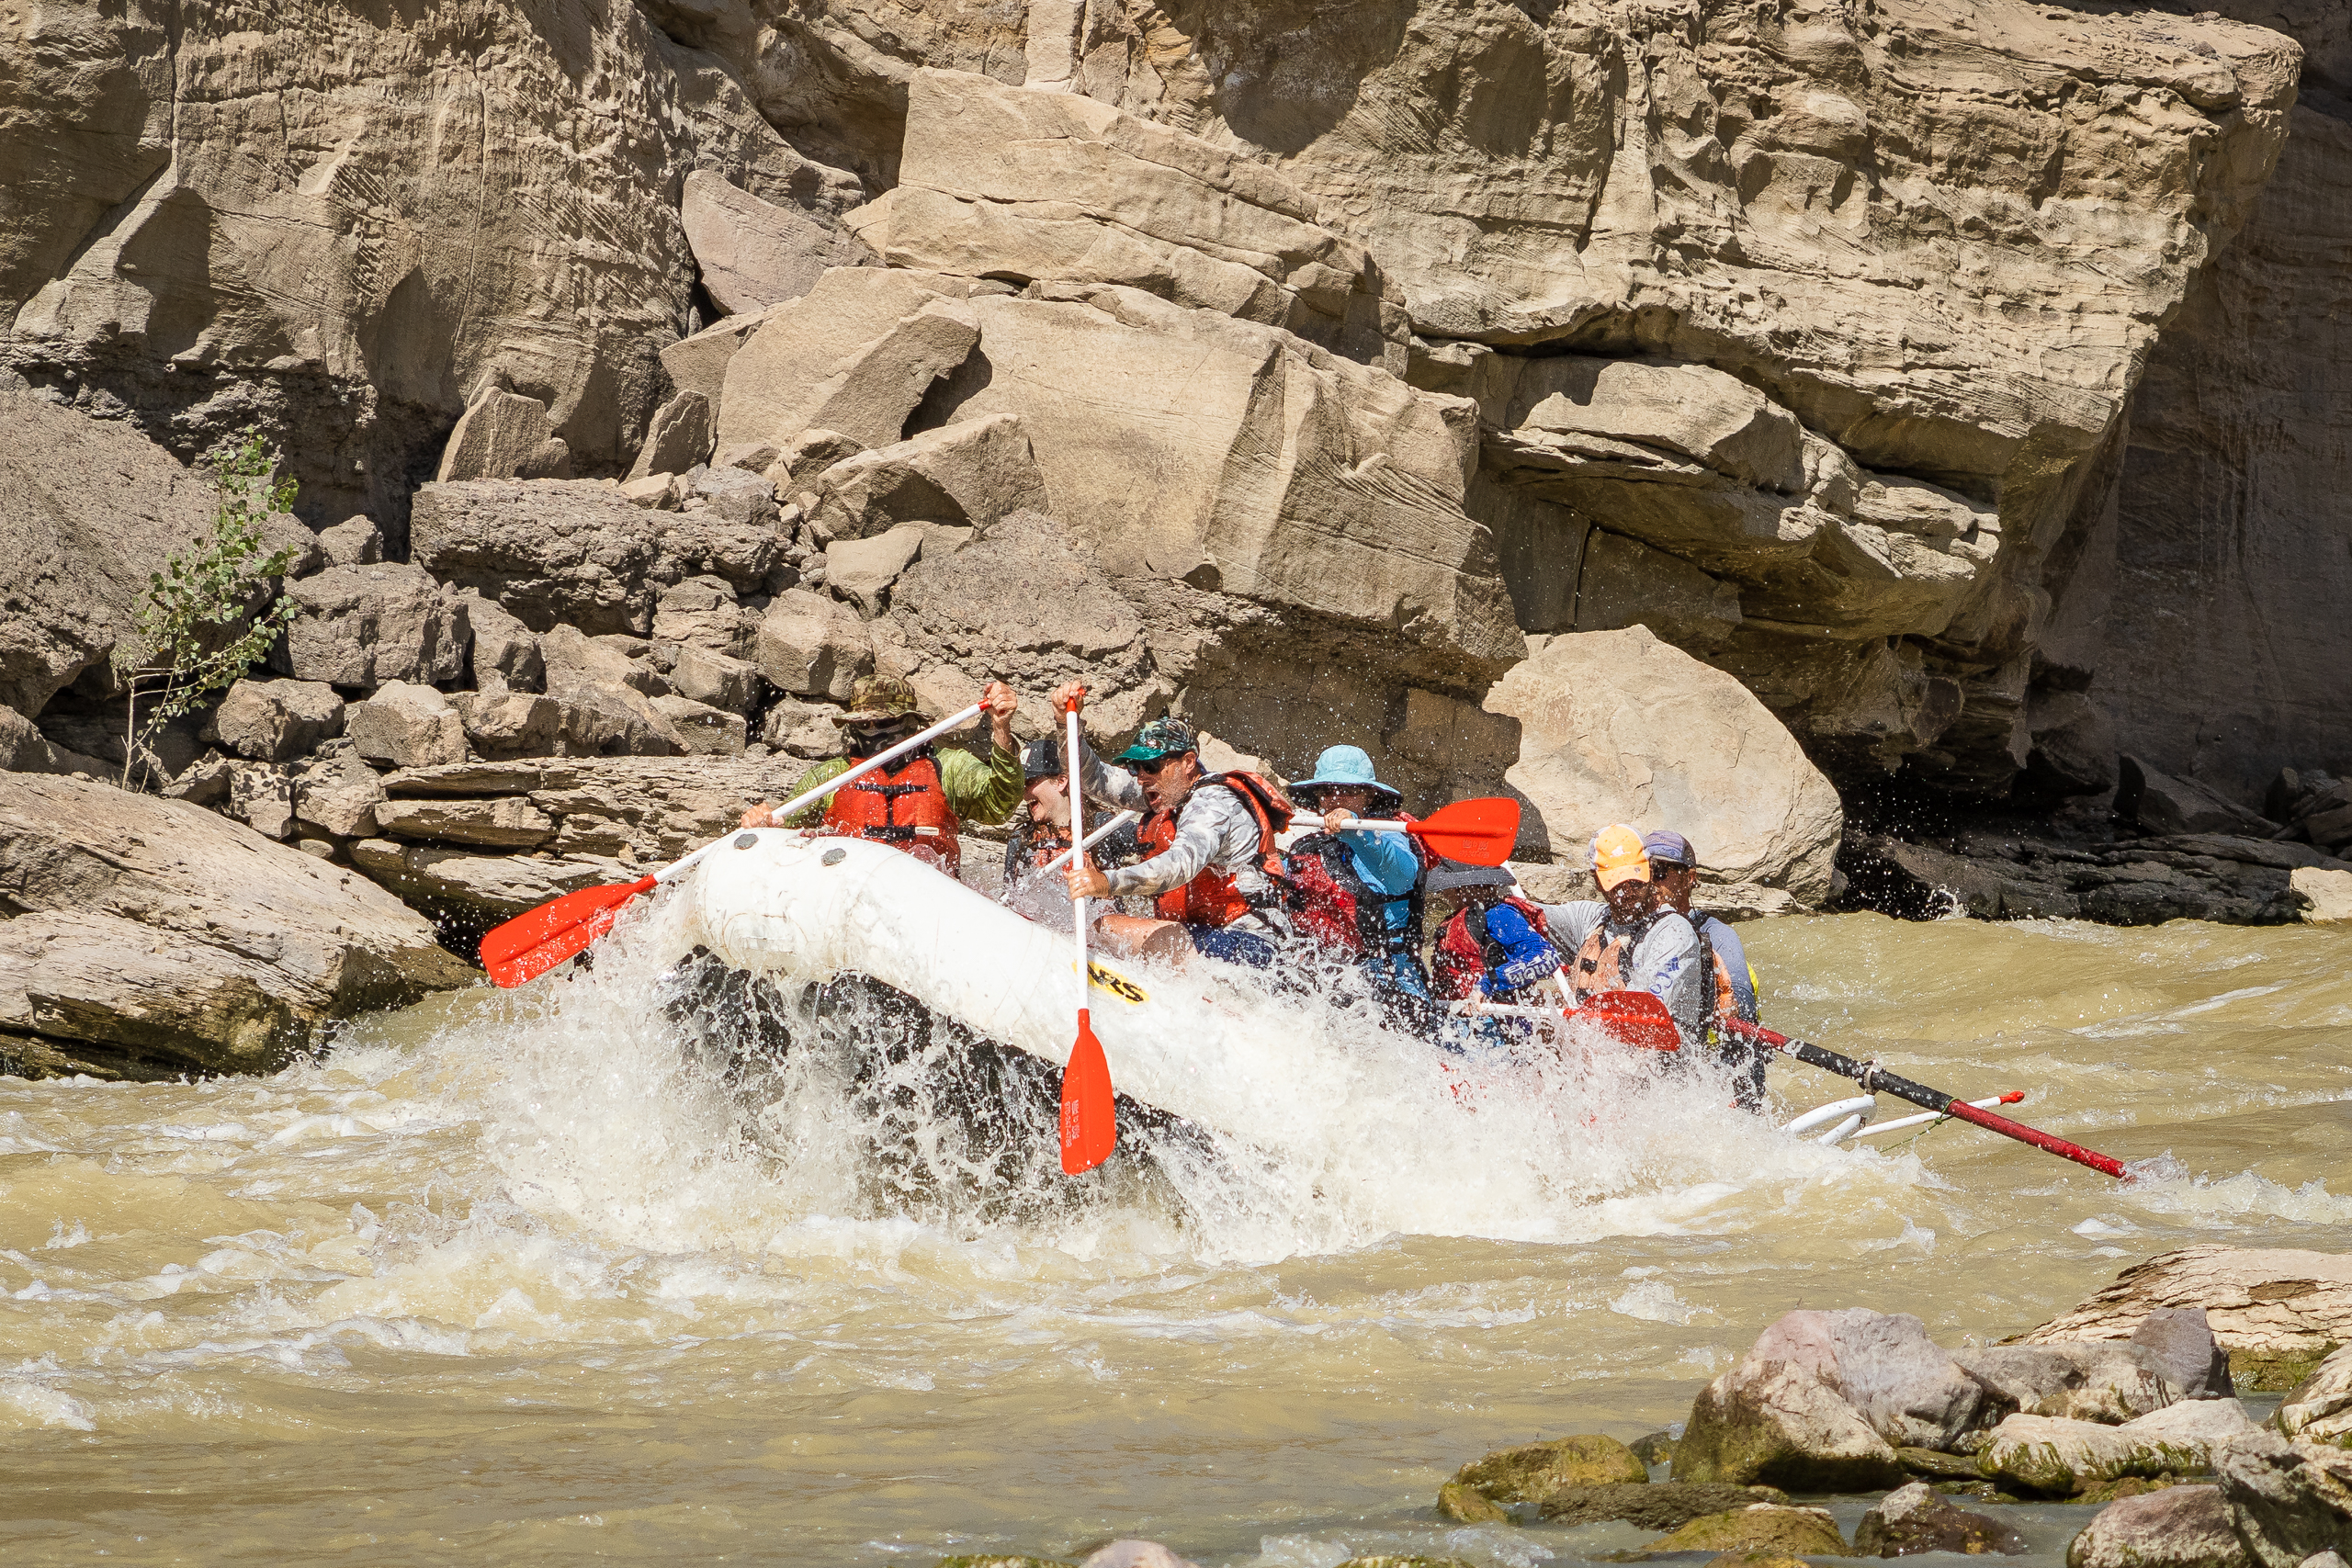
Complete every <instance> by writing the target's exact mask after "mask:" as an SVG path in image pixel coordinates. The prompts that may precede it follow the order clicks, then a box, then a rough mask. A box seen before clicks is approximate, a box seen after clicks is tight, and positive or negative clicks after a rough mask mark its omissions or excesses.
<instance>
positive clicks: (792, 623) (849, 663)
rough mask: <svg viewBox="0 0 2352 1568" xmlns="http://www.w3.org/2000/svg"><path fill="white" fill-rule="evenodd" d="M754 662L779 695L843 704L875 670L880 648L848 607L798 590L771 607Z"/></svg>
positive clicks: (782, 596)
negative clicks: (876, 649) (862, 677)
mask: <svg viewBox="0 0 2352 1568" xmlns="http://www.w3.org/2000/svg"><path fill="white" fill-rule="evenodd" d="M752 657H753V659H754V660H755V661H756V662H757V663H758V665H759V667H760V673H761V674H763V675H764V676H766V677H767V678H768V680H769V681H771V682H774V683H775V686H776V688H777V689H778V690H780V691H784V692H789V693H791V694H794V695H797V696H805V697H825V698H829V699H831V701H833V702H837V703H839V702H846V701H848V700H849V694H850V688H851V686H852V685H854V683H855V682H856V681H857V678H858V677H859V676H860V675H863V674H865V673H866V672H867V671H871V670H872V669H873V668H874V643H873V638H872V637H871V636H870V635H869V634H868V632H867V631H866V628H865V626H863V625H862V624H861V623H860V622H859V620H858V618H857V613H856V612H855V611H854V610H852V609H851V608H850V607H849V606H848V605H846V604H842V603H841V602H840V601H839V600H837V599H830V598H827V597H825V596H824V595H822V594H820V593H812V592H809V591H807V590H806V589H793V590H791V591H790V592H784V593H779V594H777V595H776V596H775V602H774V603H773V604H769V606H768V609H767V614H766V615H765V616H764V617H763V619H762V620H761V622H760V629H759V636H758V639H757V641H756V644H755V646H754V651H753V655H752Z"/></svg>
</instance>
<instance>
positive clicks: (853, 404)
mask: <svg viewBox="0 0 2352 1568" xmlns="http://www.w3.org/2000/svg"><path fill="white" fill-rule="evenodd" d="M971 288H972V283H971V280H970V279H968V278H953V277H943V276H938V275H937V274H934V273H924V272H902V271H899V270H898V269H896V268H888V269H884V268H878V267H837V268H835V269H834V270H832V271H831V272H828V273H826V274H825V275H824V276H822V277H820V278H819V279H818V280H817V284H816V287H814V288H811V289H810V290H809V292H808V293H807V294H806V295H804V296H802V297H801V298H800V299H794V300H791V301H789V302H787V303H786V304H783V305H779V306H777V307H775V309H774V310H768V311H765V312H763V314H762V315H761V316H760V318H759V321H758V324H757V325H756V326H755V327H753V328H752V330H751V331H750V332H749V333H748V334H746V335H745V336H744V337H743V339H742V342H741V347H740V348H738V349H737V350H736V351H735V352H734V353H733V354H732V355H729V357H728V359H727V364H726V371H725V376H724V378H723V380H722V382H721V387H722V390H721V391H720V394H719V397H718V449H719V450H720V451H722V452H723V451H725V450H727V449H728V448H729V447H732V446H752V445H755V444H760V443H765V444H767V445H769V446H775V447H778V448H782V447H784V446H786V444H788V443H789V442H790V441H791V440H792V438H793V437H794V436H796V435H797V434H800V433H801V432H802V431H804V430H808V429H809V428H811V427H812V426H814V427H820V428H823V429H827V430H834V431H839V432H841V433H842V434H845V435H848V436H850V437H851V438H852V439H854V440H855V441H856V442H858V443H859V444H860V445H861V446H876V445H880V444H882V443H885V442H890V441H896V440H898V439H899V436H900V435H901V434H904V427H905V425H906V422H907V416H908V415H909V414H910V413H912V412H914V410H915V406H916V405H917V404H918V403H920V402H921V401H922V397H923V394H924V392H925V391H926V390H927V389H929V387H930V384H931V382H932V380H933V379H934V378H937V377H940V376H944V375H945V374H946V373H947V372H948V371H950V370H952V369H954V368H955V367H956V366H957V365H959V364H961V363H962V362H963V361H964V359H965V358H966V357H967V355H969V354H970V352H971V349H972V345H973V344H974V342H975V341H976V332H975V329H974V326H973V321H972V317H971V315H970V313H969V310H968V308H967V306H966V305H965V304H963V303H962V301H963V300H964V299H965V298H966V296H967V295H968V294H969V293H970V292H971ZM839 422H847V423H839ZM853 427H854V428H853Z"/></svg>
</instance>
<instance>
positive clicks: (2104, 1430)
mask: <svg viewBox="0 0 2352 1568" xmlns="http://www.w3.org/2000/svg"><path fill="white" fill-rule="evenodd" d="M2253 1429H2254V1423H2253V1422H2252V1421H2250V1420H2248V1419H2247V1417H2246V1414H2245V1407H2244V1406H2243V1405H2241V1404H2238V1402H2237V1401H2236V1400H2234V1399H2199V1400H2193V1401H2191V1402H2190V1403H2188V1404H2175V1405H2170V1406H2167V1407H2166V1408H2165V1409H2162V1410H2158V1411H2156V1412H2154V1413H2153V1414H2151V1415H2147V1416H2141V1417H2139V1418H2138V1419H2137V1420H2133V1421H2127V1422H2125V1423H2123V1424H2122V1425H2121V1426H2120V1427H2109V1426H2106V1425H2103V1424H2101V1423H2098V1422H2095V1421H2067V1420H2062V1419H2057V1418H2054V1417H2052V1416H2010V1417H2009V1418H2008V1419H2007V1420H2006V1421H2004V1422H2002V1423H2001V1424H2000V1425H1999V1426H1998V1427H1995V1428H1994V1429H1993V1440H1992V1442H1991V1443H1990V1444H1988V1445H1987V1446H1986V1448H1985V1451H1984V1453H1983V1455H1982V1456H1980V1458H1979V1460H1978V1467H1979V1468H1980V1469H1981V1470H1983V1471H1984V1472H1985V1474H1987V1475H1990V1476H1995V1477H1997V1478H1999V1479H2000V1480H2001V1481H2002V1482H2004V1483H2007V1484H2008V1485H2009V1486H2011V1487H2014V1488H2015V1489H2017V1490H2018V1491H2022V1492H2028V1493H2038V1494H2040V1495H2044V1496H2052V1497H2064V1496H2070V1495H2075V1494H2077V1493H2081V1492H2084V1491H2086V1490H2089V1489H2091V1488H2093V1487H2096V1486H2098V1484H2100V1483H2104V1482H2111V1481H2119V1480H2121V1479H2122V1478H2124V1477H2126V1476H2144V1477H2154V1476H2160V1475H2202V1474H2205V1473H2206V1472H2210V1471H2211V1469H2212V1468H2213V1454H2214V1451H2215V1450H2216V1449H2217V1448H2219V1447H2220V1446H2221V1445H2222V1444H2223V1443H2226V1442H2228V1441H2230V1440H2231V1439H2233V1438H2238V1437H2242V1436H2244V1435H2245V1433H2247V1432H2250V1431H2252V1430H2253Z"/></svg>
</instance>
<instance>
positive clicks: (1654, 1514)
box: [1542, 1481, 1789, 1530]
mask: <svg viewBox="0 0 2352 1568" xmlns="http://www.w3.org/2000/svg"><path fill="white" fill-rule="evenodd" d="M1788 1500H1789V1495H1788V1494H1787V1493H1785V1492H1783V1491H1781V1489H1780V1488H1779V1487H1777V1486H1724V1485H1721V1484H1717V1483H1707V1482H1696V1481H1654V1482H1651V1483H1649V1484H1647V1485H1645V1486H1636V1485H1633V1484H1631V1483H1623V1482H1621V1483H1617V1484H1615V1485H1611V1486H1564V1487H1562V1488H1560V1489H1559V1490H1558V1491H1556V1492H1554V1493H1553V1494H1551V1495H1549V1496H1547V1497H1545V1498H1544V1506H1543V1510H1542V1512H1543V1516H1544V1518H1546V1519H1548V1520H1550V1521H1551V1522H1553V1523H1554V1524H1561V1525H1589V1524H1598V1523H1600V1521H1601V1520H1603V1519H1623V1520H1624V1521H1625V1522H1626V1523H1627V1524H1632V1525H1639V1526H1640V1527H1642V1528H1643V1529H1654V1530H1670V1529H1680V1528H1681V1527H1682V1526H1684V1525H1686V1524H1689V1523H1690V1522H1691V1520H1692V1519H1695V1518H1698V1517H1700V1516H1702V1515H1704V1514H1721V1513H1725V1512H1728V1511H1730V1510H1733V1509H1736V1508H1746V1507H1749V1506H1753V1505H1755V1504H1758V1503H1785V1502H1787V1501H1788Z"/></svg>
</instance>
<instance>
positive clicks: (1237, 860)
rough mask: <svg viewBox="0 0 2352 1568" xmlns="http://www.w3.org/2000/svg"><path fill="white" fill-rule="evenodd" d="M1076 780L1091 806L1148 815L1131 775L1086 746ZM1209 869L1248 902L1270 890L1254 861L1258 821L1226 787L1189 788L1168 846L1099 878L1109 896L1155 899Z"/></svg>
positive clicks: (1146, 802) (1140, 790)
mask: <svg viewBox="0 0 2352 1568" xmlns="http://www.w3.org/2000/svg"><path fill="white" fill-rule="evenodd" d="M1079 782H1080V784H1081V785H1082V786H1083V788H1084V789H1085V791H1086V798H1087V799H1088V800H1090V801H1091V802H1093V803H1094V804H1095V805H1098V806H1108V807H1113V808H1114V809H1116V810H1123V811H1133V812H1136V813H1138V814H1139V815H1142V816H1145V817H1148V816H1149V815H1150V814H1151V798H1150V797H1149V796H1148V795H1145V794H1144V790H1143V784H1141V783H1140V782H1139V781H1137V779H1136V776H1135V774H1133V773H1129V772H1127V771H1126V770H1125V768H1114V767H1111V766H1109V765H1107V764H1106V763H1104V762H1103V761H1102V760H1101V759H1099V758H1097V757H1096V756H1095V755H1094V750H1093V748H1092V747H1091V746H1090V747H1087V748H1086V749H1085V756H1084V759H1083V760H1082V761H1081V762H1080V767H1079ZM1212 867H1214V868H1215V869H1216V870H1218V871H1221V872H1224V873H1225V874H1227V875H1228V876H1230V877H1232V878H1233V885H1234V886H1235V887H1236V888H1237V889H1238V891H1239V892H1240V894H1241V896H1242V897H1244V898H1247V899H1249V900H1250V901H1251V902H1252V903H1256V902H1258V901H1260V900H1261V899H1263V898H1264V897H1266V896H1267V895H1268V894H1269V893H1271V892H1272V886H1271V885H1270V884H1269V883H1268V881H1267V880H1266V873H1265V868H1264V867H1262V866H1261V865H1260V864H1259V863H1258V818H1255V817H1254V816H1252V815H1250V808H1249V807H1247V806H1245V805H1243V804H1242V801H1241V797H1240V796H1239V795H1237V794H1236V793H1235V792H1234V791H1232V790H1229V789H1223V788H1216V789H1195V790H1193V793H1192V794H1191V795H1187V796H1185V798H1184V804H1183V805H1182V807H1178V808H1177V812H1176V841H1175V842H1174V843H1172V844H1170V845H1169V846H1168V848H1167V849H1166V850H1165V851H1163V852H1161V853H1159V854H1156V855H1154V856H1152V857H1151V858H1150V859H1149V860H1146V861H1139V862H1137V863H1136V864H1134V865H1123V866H1121V867H1119V868H1118V869H1117V870H1116V871H1111V872H1105V873H1104V875H1106V876H1108V877H1109V878H1110V880H1111V896H1112V897H1114V898H1122V897H1128V896H1129V895H1140V896H1142V897H1158V896H1159V894H1162V893H1168V892H1172V891H1173V890H1174V889H1176V888H1179V887H1182V886H1184V884H1186V883H1188V882H1190V881H1192V880H1193V878H1194V877H1196V876H1198V875H1199V874H1201V873H1202V872H1204V871H1206V870H1208V869H1210V868H1212Z"/></svg>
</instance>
